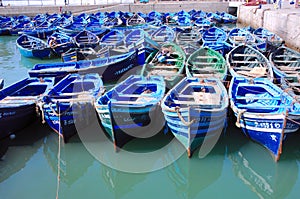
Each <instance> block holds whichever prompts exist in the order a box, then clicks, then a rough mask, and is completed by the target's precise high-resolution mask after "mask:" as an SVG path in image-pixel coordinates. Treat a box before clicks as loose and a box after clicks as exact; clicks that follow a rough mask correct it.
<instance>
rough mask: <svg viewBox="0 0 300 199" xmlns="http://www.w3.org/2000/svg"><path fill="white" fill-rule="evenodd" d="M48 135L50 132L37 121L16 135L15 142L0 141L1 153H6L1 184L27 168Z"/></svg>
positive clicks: (1, 166) (0, 176)
mask: <svg viewBox="0 0 300 199" xmlns="http://www.w3.org/2000/svg"><path fill="white" fill-rule="evenodd" d="M48 134H49V131H48V130H47V129H46V128H44V127H43V125H41V124H39V121H36V122H34V123H33V124H31V125H29V126H28V127H26V128H24V129H23V130H20V131H19V132H18V133H16V135H15V137H16V138H15V139H14V140H11V139H10V138H8V140H7V139H4V140H1V141H0V150H3V151H1V152H3V153H4V152H6V154H2V155H4V156H3V157H2V158H1V161H0V183H1V182H4V181H5V180H7V179H9V178H10V177H11V176H13V175H14V174H16V173H18V172H19V171H21V170H22V169H24V168H25V167H26V164H27V163H28V162H29V161H30V160H31V159H32V157H33V156H34V155H35V154H36V153H38V149H39V148H40V147H41V146H42V145H43V138H44V137H45V136H46V135H48ZM0 157H1V154H0Z"/></svg>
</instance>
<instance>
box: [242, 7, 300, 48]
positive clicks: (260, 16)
mask: <svg viewBox="0 0 300 199" xmlns="http://www.w3.org/2000/svg"><path fill="white" fill-rule="evenodd" d="M238 22H239V23H241V24H243V25H247V26H248V25H250V26H252V27H253V28H258V27H264V28H266V29H268V30H270V31H272V32H274V33H276V34H278V35H279V36H280V37H282V38H283V39H284V41H285V43H286V45H287V46H289V47H290V48H293V49H296V50H298V51H300V8H294V6H292V5H290V4H288V3H287V2H286V3H285V4H283V6H282V9H274V6H273V5H263V6H262V8H261V9H258V7H257V6H240V7H239V11H238Z"/></svg>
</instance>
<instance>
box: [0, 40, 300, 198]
mask: <svg viewBox="0 0 300 199" xmlns="http://www.w3.org/2000/svg"><path fill="white" fill-rule="evenodd" d="M15 39H16V37H0V44H1V48H0V78H4V80H5V85H9V84H11V83H13V82H15V81H17V80H20V79H21V78H24V77H26V76H27V71H28V70H29V69H30V68H31V67H32V66H33V65H34V64H35V63H40V62H52V61H54V60H33V59H27V58H23V57H21V56H20V54H19V52H18V50H17V49H16V46H15ZM232 123H233V122H230V123H229V126H228V128H227V131H226V135H225V136H222V137H221V138H220V139H219V142H218V143H217V145H216V146H215V147H214V148H213V150H212V151H211V152H210V153H209V154H208V155H207V156H206V157H204V158H199V157H198V155H197V151H196V153H195V154H194V155H193V157H192V158H191V159H188V158H187V155H186V153H184V154H183V155H182V156H180V158H179V159H178V160H176V161H175V162H173V163H171V164H170V165H168V166H166V167H164V168H163V169H159V170H156V171H153V172H148V173H140V174H133V173H125V172H121V171H118V170H115V169H113V168H110V167H109V166H106V165H104V164H102V163H100V161H98V160H97V159H96V158H95V157H94V156H93V155H92V154H90V153H89V152H88V150H87V149H86V147H85V145H83V144H82V143H81V142H80V141H78V140H79V139H78V138H77V139H76V138H74V139H73V140H72V141H71V142H70V143H68V144H63V143H61V145H59V138H58V136H57V134H55V133H54V132H52V131H51V130H50V129H49V128H48V127H47V126H46V125H42V124H40V123H39V122H36V123H34V124H32V125H30V126H29V127H27V128H26V129H24V130H22V131H21V132H19V133H18V134H17V137H16V139H15V140H13V141H7V142H1V147H2V148H5V147H4V146H5V145H9V147H8V150H7V152H6V154H5V156H4V157H3V160H1V161H0V198H1V199H20V198H25V199H41V198H43V199H48V198H49V199H54V198H55V197H56V193H57V189H58V198H60V199H79V198H80V199H82V198H93V199H94V198H101V199H102V198H103V199H110V198H124V199H125V198H128V199H134V198H139V199H140V198H142V199H152V198H171V199H177V198H178V199H179V198H191V199H193V198H214V199H215V198H243V199H248V198H249V199H252V198H276V199H277V198H299V195H300V189H299V188H300V180H299V179H300V175H299V163H300V144H299V143H300V135H298V134H295V135H294V136H292V137H290V139H288V140H286V142H285V143H284V146H283V154H282V156H281V159H280V160H279V162H277V163H275V162H274V161H273V159H272V158H271V156H270V154H269V153H268V152H267V151H266V150H265V149H263V148H262V147H260V146H258V145H257V144H255V143H253V142H251V141H249V140H248V139H247V138H246V137H245V136H244V135H243V134H242V133H241V131H240V130H239V129H237V128H235V127H234V125H233V124H232ZM94 125H96V126H97V123H96V124H94ZM96 128H97V127H96ZM173 139H174V138H173V136H172V135H171V134H168V135H163V134H159V135H157V136H155V137H153V138H150V139H148V140H134V141H132V142H131V143H128V145H127V146H126V147H125V148H126V149H127V150H130V151H133V152H136V153H143V152H145V150H146V149H147V150H154V149H155V148H157V147H160V146H161V145H164V144H166V143H168V142H169V141H170V140H173ZM96 144H99V145H108V146H111V148H108V151H101V152H102V154H104V155H106V156H109V154H110V153H115V152H114V151H113V150H114V149H113V146H112V144H111V143H110V142H109V141H107V140H103V141H102V142H100V143H96ZM59 147H60V149H61V150H60V155H59V157H60V158H59V159H60V170H59V172H58V164H57V161H58V158H57V157H58V156H57V155H58V149H59ZM152 147H153V148H152ZM109 149H111V150H109ZM166 153H168V154H169V155H172V154H173V153H172V151H171V150H170V151H166ZM122 154H124V153H123V152H122V151H121V152H119V153H118V155H119V156H122ZM108 158H109V157H108ZM129 161H131V163H132V164H136V165H139V164H141V163H142V162H141V161H135V160H134V159H130V160H129ZM165 161H167V160H165ZM162 162H163V161H162ZM58 173H59V176H60V180H59V183H58V181H57V174H58Z"/></svg>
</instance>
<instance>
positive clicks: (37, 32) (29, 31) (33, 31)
mask: <svg viewBox="0 0 300 199" xmlns="http://www.w3.org/2000/svg"><path fill="white" fill-rule="evenodd" d="M47 24H48V26H49V27H43V26H42V24H41V26H38V27H29V28H24V29H23V30H21V31H19V32H18V35H23V34H25V35H30V36H32V37H37V38H40V39H47V37H49V36H50V35H52V34H53V33H54V32H55V31H56V27H52V26H51V25H50V24H49V23H47Z"/></svg>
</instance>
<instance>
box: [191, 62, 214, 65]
mask: <svg viewBox="0 0 300 199" xmlns="http://www.w3.org/2000/svg"><path fill="white" fill-rule="evenodd" d="M192 64H197V65H198V64H199V65H216V64H218V63H216V62H192Z"/></svg>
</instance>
